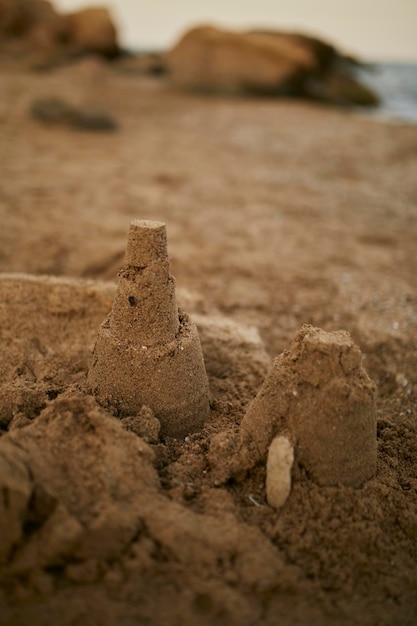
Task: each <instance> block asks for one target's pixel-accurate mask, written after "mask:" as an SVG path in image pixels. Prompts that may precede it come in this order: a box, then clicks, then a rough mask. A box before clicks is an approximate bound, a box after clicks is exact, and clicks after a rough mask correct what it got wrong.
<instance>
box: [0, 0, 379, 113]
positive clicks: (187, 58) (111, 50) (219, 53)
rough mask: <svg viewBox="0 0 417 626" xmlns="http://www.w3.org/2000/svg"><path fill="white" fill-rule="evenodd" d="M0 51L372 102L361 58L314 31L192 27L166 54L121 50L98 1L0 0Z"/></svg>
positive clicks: (251, 89) (241, 89) (194, 84)
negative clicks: (67, 5) (67, 8)
mask: <svg viewBox="0 0 417 626" xmlns="http://www.w3.org/2000/svg"><path fill="white" fill-rule="evenodd" d="M0 55H1V56H6V57H8V58H14V59H19V60H22V61H24V62H26V63H28V64H29V65H30V66H31V67H32V69H37V70H48V69H53V68H56V67H58V66H60V65H63V64H67V63H70V62H73V61H74V60H75V59H78V58H79V57H82V56H85V55H96V56H99V57H102V58H104V59H106V60H109V61H115V62H116V63H117V65H116V67H117V68H118V69H120V70H121V71H126V72H137V73H144V74H153V75H160V76H164V77H165V79H166V80H168V81H169V83H170V84H171V85H172V86H173V87H175V88H178V89H182V90H191V91H196V90H197V91H199V92H202V93H220V94H226V95H237V96H245V95H258V96H268V97H281V96H289V97H297V98H307V99H313V100H319V101H322V102H327V103H330V104H333V105H339V106H352V105H353V106H365V107H375V106H377V105H378V104H379V99H378V95H377V93H376V92H375V91H373V90H372V89H371V88H370V87H368V86H367V85H366V84H365V83H362V82H360V81H359V80H358V79H357V78H356V76H355V71H356V69H357V67H358V66H360V65H361V63H360V61H358V60H356V59H354V58H352V57H351V56H349V55H347V54H344V53H343V52H341V51H339V50H338V49H337V48H336V47H335V46H333V45H332V44H331V43H329V42H327V41H325V40H322V39H319V38H317V37H313V36H310V35H306V34H303V33H289V32H284V31H279V30H257V31H248V32H244V31H242V32H238V31H228V30H223V29H220V28H214V27H212V26H197V27H195V28H192V29H191V30H189V31H187V32H186V33H185V34H184V36H183V37H182V38H181V39H180V41H178V42H177V44H176V45H174V47H173V48H172V49H171V50H168V51H167V52H165V53H162V54H142V55H133V54H131V53H129V52H127V51H125V50H123V48H122V46H121V44H120V41H119V35H118V30H117V26H116V24H115V22H114V20H113V18H112V16H111V13H110V11H109V10H108V9H106V8H104V7H87V8H84V9H80V10H78V11H75V12H72V13H59V12H58V10H57V9H56V8H55V7H54V5H53V4H52V3H51V2H49V1H48V0H0Z"/></svg>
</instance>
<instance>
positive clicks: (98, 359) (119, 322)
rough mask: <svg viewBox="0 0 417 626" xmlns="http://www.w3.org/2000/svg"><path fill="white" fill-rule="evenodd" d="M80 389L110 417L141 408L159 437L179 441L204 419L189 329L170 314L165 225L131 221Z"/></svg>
mask: <svg viewBox="0 0 417 626" xmlns="http://www.w3.org/2000/svg"><path fill="white" fill-rule="evenodd" d="M88 385H89V387H90V389H91V391H92V393H93V394H94V395H95V397H96V399H97V401H98V402H99V403H100V404H101V405H103V406H105V407H107V408H108V409H109V410H110V411H112V412H113V413H114V414H116V415H118V416H127V415H135V414H137V413H139V411H140V409H141V407H142V406H148V407H150V408H151V409H152V411H153V413H154V414H155V416H156V417H157V418H158V419H159V420H160V422H161V434H162V435H169V436H172V437H183V436H185V435H187V434H188V433H190V432H193V431H196V430H198V429H199V428H201V426H202V425H203V423H204V422H205V420H206V419H207V418H208V416H209V412H210V408H209V392H208V381H207V374H206V371H205V367H204V361H203V355H202V351H201V345H200V339H199V336H198V332H197V328H196V326H195V324H194V323H193V322H192V321H191V320H190V318H189V317H188V315H187V314H186V313H183V312H182V311H180V310H179V309H178V306H177V302H176V297H175V282H174V279H173V278H172V277H171V276H170V273H169V259H168V252H167V239H166V227H165V224H163V223H161V222H155V221H139V220H134V221H133V222H132V224H131V226H130V229H129V234H128V242H127V249H126V257H125V265H124V267H123V269H122V270H121V271H120V272H119V281H118V286H117V291H116V295H115V298H114V302H113V307H112V310H111V312H110V315H109V316H108V318H107V319H106V320H105V321H104V322H103V324H102V325H101V327H100V330H99V334H98V338H97V342H96V345H95V347H94V354H93V363H92V366H91V368H90V371H89V374H88Z"/></svg>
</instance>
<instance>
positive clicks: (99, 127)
mask: <svg viewBox="0 0 417 626" xmlns="http://www.w3.org/2000/svg"><path fill="white" fill-rule="evenodd" d="M30 113H31V115H32V117H34V118H35V119H37V120H39V121H40V122H42V123H43V124H50V125H54V124H64V125H66V126H69V127H71V128H75V129H78V130H87V131H93V132H103V131H104V132H107V131H114V130H117V128H118V125H117V123H116V121H115V120H114V118H113V117H112V116H111V115H109V114H108V113H106V112H105V111H100V110H99V109H95V108H92V107H85V106H84V107H75V106H72V105H71V104H69V103H68V102H65V101H64V100H62V99H61V98H45V99H41V100H35V101H34V102H33V103H32V105H31V108H30Z"/></svg>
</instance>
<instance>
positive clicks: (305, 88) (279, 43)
mask: <svg viewBox="0 0 417 626" xmlns="http://www.w3.org/2000/svg"><path fill="white" fill-rule="evenodd" d="M356 65H357V63H356V62H355V61H354V60H353V59H351V58H350V57H347V56H346V55H343V54H342V53H340V52H339V51H338V50H337V49H336V48H335V47H334V46H333V45H331V44H329V43H327V42H326V41H323V40H321V39H318V38H316V37H310V36H307V35H303V34H299V33H286V32H280V31H265V30H264V31H262V30H261V31H250V32H240V33H239V32H229V31H225V30H220V29H217V28H212V27H208V26H206V27H198V28H194V29H192V30H190V31H189V32H187V33H186V34H185V35H184V36H183V38H182V39H181V40H180V41H179V42H178V43H177V44H176V46H174V48H173V49H172V50H171V51H170V52H169V53H168V55H167V68H168V72H169V76H170V80H171V82H172V84H173V85H174V86H176V87H179V88H182V89H189V90H200V91H204V92H217V93H226V94H261V95H288V96H298V97H307V98H311V97H313V98H316V99H320V100H325V101H328V102H331V103H336V104H339V103H342V104H361V105H365V106H371V105H372V106H373V105H375V104H377V103H378V98H377V97H376V95H375V94H373V93H372V92H371V90H369V89H368V88H367V87H365V86H362V85H360V83H358V82H357V81H356V80H354V78H353V77H352V76H351V74H352V72H353V70H354V67H355V66H356Z"/></svg>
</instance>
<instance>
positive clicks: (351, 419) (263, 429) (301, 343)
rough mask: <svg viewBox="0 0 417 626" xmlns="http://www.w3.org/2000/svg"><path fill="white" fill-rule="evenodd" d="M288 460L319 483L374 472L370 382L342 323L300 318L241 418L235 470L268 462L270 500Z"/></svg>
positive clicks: (281, 491)
mask: <svg viewBox="0 0 417 626" xmlns="http://www.w3.org/2000/svg"><path fill="white" fill-rule="evenodd" d="M290 444H291V446H292V448H293V452H292V451H291V447H290ZM293 460H294V463H297V464H298V465H299V466H301V467H303V468H304V469H305V471H306V472H307V474H308V476H309V477H310V478H311V479H312V480H314V481H315V482H317V483H319V484H321V485H338V484H339V485H340V484H341V485H348V486H352V487H359V486H361V485H362V484H363V483H364V482H365V481H366V480H368V479H370V478H372V477H373V476H374V474H375V471H376V412H375V385H374V383H373V382H372V381H371V380H370V378H369V377H368V375H367V373H366V372H365V370H364V369H363V367H362V355H361V352H360V350H359V348H358V346H356V345H355V343H354V342H353V340H352V339H351V337H350V335H349V333H347V332H345V331H335V332H325V331H323V330H321V329H319V328H314V327H312V326H309V325H307V324H306V325H304V326H303V327H302V328H301V330H300V331H299V332H298V333H297V334H296V336H295V338H294V341H293V344H292V346H291V348H290V350H289V351H287V352H284V353H282V354H281V355H280V356H278V357H277V358H276V359H275V360H274V363H273V365H272V368H271V370H270V372H269V374H268V376H267V378H266V379H265V382H264V384H263V386H262V388H261V390H260V391H259V393H258V395H257V396H256V398H255V399H254V400H253V402H252V403H251V404H250V405H249V408H248V410H247V412H246V415H245V417H244V418H243V420H242V423H241V427H240V435H239V444H238V451H237V456H236V458H235V460H234V462H233V463H234V472H235V473H239V472H242V471H245V470H248V469H250V468H251V467H254V466H255V465H256V464H257V463H260V462H266V463H267V485H266V487H267V496H268V500H271V502H270V503H271V504H272V505H273V506H274V505H275V502H277V503H278V502H279V503H281V504H282V503H283V502H284V501H285V498H286V494H288V493H289V486H288V480H289V473H288V472H289V471H290V469H291V465H292V462H293ZM268 492H269V494H272V496H271V497H269V495H268Z"/></svg>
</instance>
